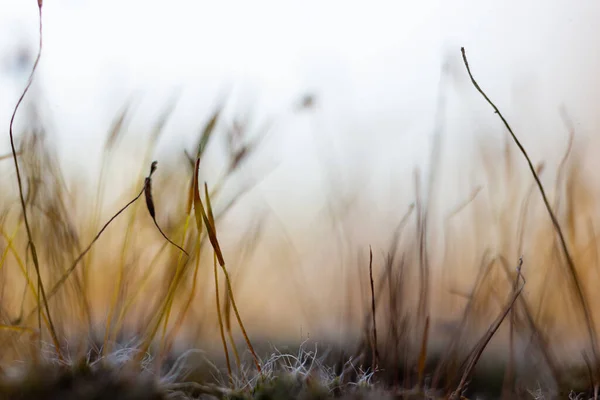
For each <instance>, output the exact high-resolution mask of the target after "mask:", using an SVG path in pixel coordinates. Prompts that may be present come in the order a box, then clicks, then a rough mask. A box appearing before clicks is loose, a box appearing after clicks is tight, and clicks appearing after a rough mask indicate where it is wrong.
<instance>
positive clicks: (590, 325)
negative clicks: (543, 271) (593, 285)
mask: <svg viewBox="0 0 600 400" xmlns="http://www.w3.org/2000/svg"><path fill="white" fill-rule="evenodd" d="M461 52H462V57H463V61H464V64H465V67H466V68H467V72H468V73H469V77H470V78H471V82H472V83H473V86H474V87H475V89H477V91H478V92H479V93H480V94H481V95H482V96H483V98H484V99H485V100H486V101H487V102H488V104H489V105H490V106H491V107H492V108H493V109H494V112H495V113H496V114H498V116H499V117H500V119H501V120H502V122H503V123H504V126H505V127H506V129H507V130H508V132H509V133H510V136H511V137H512V139H513V141H514V142H515V144H516V145H517V147H518V148H519V150H520V151H521V153H522V154H523V156H524V157H525V160H526V161H527V164H528V166H529V169H530V170H531V173H532V175H533V179H535V183H536V184H537V186H538V188H539V190H540V194H541V195H542V199H543V201H544V205H545V206H546V210H547V211H548V214H549V216H550V219H551V220H552V225H554V230H555V231H556V233H557V234H558V238H559V241H560V244H561V247H562V250H563V253H564V255H565V259H566V261H567V266H568V270H569V274H570V275H571V278H572V280H573V284H574V285H575V290H576V292H577V297H578V300H579V302H580V303H581V307H582V308H583V314H584V318H585V323H586V327H587V331H588V335H589V340H590V344H591V346H592V352H593V355H594V362H595V363H596V365H595V366H596V367H597V364H598V351H597V348H596V344H597V343H596V331H595V327H594V320H593V317H592V315H591V312H590V308H589V305H588V302H587V299H586V297H585V294H584V292H583V287H582V285H581V282H580V280H579V277H578V276H577V269H576V268H575V262H574V261H573V257H572V256H571V252H570V251H569V248H568V246H567V241H566V239H565V236H564V234H563V231H562V229H561V227H560V223H559V222H558V219H557V218H556V215H555V214H554V211H552V207H551V206H550V202H549V200H548V197H547V196H546V191H545V190H544V186H543V185H542V182H541V181H540V178H539V176H538V174H537V173H536V171H535V167H534V166H533V163H532V162H531V159H530V158H529V155H528V154H527V151H526V150H525V148H524V147H523V145H522V144H521V142H520V141H519V139H518V138H517V136H516V135H515V133H514V132H513V130H512V128H511V127H510V125H509V124H508V122H507V121H506V119H505V118H504V116H503V115H502V113H501V112H500V110H499V109H498V107H496V105H495V104H494V103H493V102H492V101H491V100H490V99H489V97H488V96H487V95H486V94H485V92H484V91H483V90H482V89H481V87H480V86H479V84H478V83H477V82H476V81H475V78H473V74H472V73H471V69H470V67H469V62H468V61H467V55H466V53H465V48H464V47H461Z"/></svg>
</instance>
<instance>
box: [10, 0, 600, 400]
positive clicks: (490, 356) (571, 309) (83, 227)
mask: <svg viewBox="0 0 600 400" xmlns="http://www.w3.org/2000/svg"><path fill="white" fill-rule="evenodd" d="M38 5H39V12H40V14H39V16H40V47H39V51H40V53H39V54H38V57H37V59H36V62H35V64H34V67H33V70H32V73H31V77H30V79H29V81H28V83H27V86H26V88H25V90H24V91H23V93H22V96H21V98H20V99H19V101H18V103H17V105H16V107H15V109H14V114H13V116H12V119H11V121H10V129H9V131H10V132H9V133H10V141H11V146H12V153H11V154H10V155H6V156H2V157H0V162H2V163H8V162H9V160H11V159H12V161H13V162H14V171H15V173H16V176H15V180H14V184H16V187H14V189H15V193H11V189H10V188H9V186H10V183H9V182H4V187H6V188H7V189H6V190H5V191H4V192H5V194H4V195H3V197H2V198H1V199H0V200H1V201H2V204H1V205H0V234H1V235H2V238H1V241H0V253H1V255H0V296H1V299H2V301H1V303H0V348H1V349H2V352H1V353H0V360H1V362H0V398H6V399H88V398H89V399H111V400H117V399H167V398H173V399H178V398H182V399H183V398H211V397H212V398H223V399H225V398H228V399H292V398H293V399H329V398H352V399H360V398H365V399H366V398H378V399H379V398H381V399H384V398H390V399H391V398H401V399H441V398H450V399H459V398H499V397H502V398H511V399H512V398H523V399H526V398H529V399H533V398H534V399H542V398H548V399H550V398H597V397H598V391H599V385H600V355H599V354H598V349H597V343H598V342H597V333H596V329H597V327H596V323H595V321H594V311H595V309H596V308H595V307H594V304H597V302H598V300H599V299H598V298H597V296H598V295H597V290H595V285H596V283H595V279H597V273H596V272H595V270H596V269H597V268H598V255H597V251H598V239H597V238H596V235H595V231H594V229H595V228H594V219H593V218H594V212H595V208H594V204H595V200H596V199H595V198H594V195H593V193H592V192H591V190H590V189H589V187H588V186H586V182H585V179H584V177H583V173H582V171H581V167H580V164H578V162H579V161H580V158H579V157H574V156H573V153H574V152H575V150H574V149H573V142H574V140H573V137H574V130H573V128H572V127H570V126H569V125H568V124H567V126H568V127H569V131H570V141H569V146H568V148H567V151H566V153H565V155H564V157H563V159H562V161H561V162H560V164H558V165H557V166H556V176H555V179H554V187H553V188H552V190H550V189H548V184H547V183H546V184H544V183H543V182H547V180H544V177H543V176H542V174H543V173H544V164H542V163H540V164H538V165H536V164H534V162H533V161H532V160H531V157H530V156H529V154H528V153H527V150H526V149H525V148H524V146H523V145H522V143H521V142H520V141H519V137H518V136H517V134H516V133H515V132H514V131H513V130H512V128H511V127H510V125H509V122H508V121H507V119H505V117H504V116H503V115H502V113H501V111H500V109H499V108H498V107H497V106H496V105H495V104H494V103H493V101H492V100H491V99H490V98H489V97H488V96H487V95H486V93H485V92H484V91H483V89H481V87H480V86H479V84H478V83H477V81H476V80H475V78H474V77H473V74H472V71H471V69H470V65H469V64H468V60H467V57H466V53H465V51H464V49H463V50H462V55H463V60H464V64H465V67H466V72H467V73H468V74H469V76H470V78H471V82H472V84H473V86H474V89H476V90H477V91H478V92H479V94H480V95H481V96H482V97H483V99H484V100H485V101H487V103H489V105H490V106H491V107H492V109H493V111H494V112H495V113H496V114H497V115H498V117H499V119H500V122H502V124H503V128H504V129H505V130H506V131H507V139H510V142H509V141H507V146H506V148H505V152H504V158H503V159H502V160H500V161H501V162H500V163H496V162H492V161H489V159H488V161H487V162H485V163H484V166H485V168H484V173H485V174H486V175H487V178H488V180H489V182H490V186H492V187H493V186H494V185H502V183H505V184H506V186H505V187H504V189H505V190H506V191H507V193H508V196H507V197H506V199H505V200H503V201H501V204H500V206H499V207H497V208H496V209H495V210H493V212H490V211H489V209H488V208H487V206H488V205H489V204H487V205H486V203H485V201H483V200H482V201H480V198H481V197H482V195H480V193H481V192H482V191H481V189H480V188H479V189H477V190H475V191H474V192H473V194H472V195H471V196H469V197H468V198H467V200H466V201H465V202H463V203H461V204H459V205H458V206H457V207H456V209H454V210H453V211H452V212H450V213H449V214H448V215H445V216H444V217H443V218H442V220H443V223H442V228H441V231H442V235H441V236H443V238H444V242H443V244H442V246H440V247H441V248H442V251H441V254H434V253H435V251H433V250H432V248H433V246H432V244H431V243H430V241H431V240H432V230H433V229H437V227H435V225H434V218H433V217H432V215H433V208H434V204H433V202H432V201H431V198H432V196H433V195H434V190H435V189H436V182H437V181H436V179H435V178H436V174H437V173H438V172H437V171H436V170H435V168H433V170H432V173H431V174H430V176H429V180H428V181H427V184H428V185H427V187H426V190H422V188H421V179H420V175H419V173H418V171H417V173H416V174H415V201H414V203H413V205H411V206H410V207H409V209H408V210H407V211H406V212H405V213H404V216H403V217H402V218H401V220H400V222H399V224H398V226H397V228H396V229H395V231H394V233H393V235H392V241H391V244H390V245H389V248H387V249H385V257H384V258H383V262H381V260H380V259H379V257H377V256H376V255H377V252H378V251H379V249H376V251H375V256H374V252H373V250H372V249H371V250H370V252H369V257H368V263H358V269H357V272H356V278H357V279H355V280H354V281H352V282H350V280H348V282H343V283H344V284H346V283H347V284H348V286H349V288H348V292H349V293H352V294H351V295H349V296H348V304H349V307H353V308H354V309H353V312H352V313H349V315H350V317H348V320H347V321H346V324H345V325H344V327H345V328H347V329H348V330H349V331H350V332H351V333H350V334H349V335H348V337H346V338H345V340H338V341H330V342H329V343H326V344H323V343H322V342H323V340H320V341H319V340H317V341H318V342H321V344H318V343H315V342H314V341H313V340H311V339H304V338H302V340H301V343H299V344H298V343H296V344H295V345H294V343H291V342H289V338H284V341H287V343H286V345H285V346H278V345H277V346H276V345H275V344H273V343H267V342H270V341H269V340H267V339H266V338H265V339H261V338H259V337H257V335H255V334H254V333H253V330H252V329H251V328H250V327H249V326H250V325H251V324H248V323H249V322H252V319H251V318H250V319H249V318H247V314H245V311H247V310H248V308H249V307H244V306H245V305H246V304H244V303H243V302H240V301H239V299H238V297H237V295H238V291H239V289H240V287H241V286H242V284H243V283H244V278H245V277H244V275H243V274H242V273H241V272H240V271H239V270H236V271H235V272H232V270H231V268H230V259H231V258H232V257H230V254H228V252H227V251H226V249H225V246H224V245H223V240H222V239H221V234H222V232H223V231H224V229H223V228H222V227H223V226H224V225H225V223H224V222H225V219H226V217H227V215H228V213H229V212H231V210H232V209H233V208H234V206H235V205H237V204H238V202H239V201H240V200H241V199H242V197H243V195H244V194H245V193H246V192H247V191H248V190H249V189H250V188H251V186H248V187H244V188H242V189H241V190H240V191H238V192H235V193H233V194H232V195H230V196H229V197H225V195H224V193H225V189H224V188H226V187H227V183H228V182H229V180H230V179H232V177H234V176H235V174H236V173H238V172H239V171H240V170H241V169H242V168H244V167H245V166H246V165H247V164H248V162H249V160H251V158H252V157H253V155H254V154H255V150H256V147H257V144H258V142H259V140H260V138H261V137H262V135H263V133H264V132H259V133H258V134H257V135H254V136H251V135H250V134H249V133H248V132H247V131H246V130H244V129H241V128H240V127H239V126H236V127H234V128H230V129H226V130H225V135H226V138H227V149H228V157H227V164H226V165H225V167H224V172H223V174H222V175H221V178H220V179H219V180H217V181H216V184H215V185H208V184H207V183H206V181H207V180H209V179H207V178H206V177H207V175H209V174H208V172H207V171H205V169H204V166H205V160H206V157H207V156H208V154H209V153H208V152H209V151H210V149H211V146H212V143H213V142H214V137H215V136H216V135H218V134H219V133H218V132H219V131H221V132H222V131H223V123H222V115H221V114H222V107H221V106H219V107H217V108H216V110H215V111H214V113H213V114H212V115H211V117H210V118H209V119H208V121H207V122H206V124H205V125H204V126H203V128H202V129H201V132H200V135H199V136H198V140H197V143H196V145H195V149H194V150H195V153H193V155H192V156H190V153H189V152H187V150H186V151H184V152H182V154H184V155H185V157H182V159H181V160H179V162H178V163H176V165H175V166H173V165H170V166H169V165H168V166H167V167H165V168H164V169H163V168H162V166H161V165H159V164H158V163H157V162H156V161H152V158H151V156H152V154H153V152H154V150H155V147H156V143H157V142H158V140H159V138H160V136H161V134H162V132H163V130H164V126H165V124H166V122H167V120H168V118H169V116H170V113H171V111H172V107H169V108H168V109H167V111H166V112H165V113H164V115H161V116H160V118H159V120H158V122H157V124H156V126H155V127H154V129H153V131H152V132H151V135H150V136H149V138H148V140H147V142H146V143H144V144H143V146H141V145H140V147H144V148H145V155H144V158H143V160H141V162H140V169H139V176H138V179H137V180H135V181H133V182H131V185H132V188H131V189H130V190H128V191H127V193H124V194H123V195H122V196H121V195H119V196H116V195H115V194H114V193H111V194H112V195H113V197H118V198H119V199H120V200H119V201H120V205H119V206H113V205H112V204H110V205H107V204H105V191H106V189H107V188H109V189H112V186H111V182H110V181H109V178H108V177H109V173H108V170H109V167H110V166H111V163H112V158H113V156H114V154H115V152H116V151H117V147H118V146H117V143H118V142H119V141H120V139H121V138H122V137H123V136H124V135H125V130H126V128H125V125H126V120H127V118H128V116H129V113H130V109H129V108H128V107H125V108H124V109H123V111H122V113H121V114H120V115H118V116H117V118H116V119H115V123H114V126H113V128H112V129H111V131H110V132H109V134H108V136H107V140H106V144H105V147H104V150H103V160H102V168H101V172H100V178H99V182H98V187H97V190H96V195H95V197H94V198H93V199H92V201H89V202H88V201H87V200H85V199H86V197H85V196H77V195H74V193H76V192H77V191H76V189H73V187H72V186H71V187H70V188H68V186H67V184H66V183H65V182H66V179H65V178H64V175H63V171H62V170H61V168H60V166H59V163H58V160H57V159H56V157H55V155H54V152H53V150H54V149H53V147H52V144H51V143H50V142H49V141H48V137H47V136H46V135H45V133H44V132H43V130H41V129H38V130H30V131H26V132H24V133H22V134H21V135H20V136H19V137H17V135H16V134H15V132H13V123H14V120H15V117H16V116H17V115H18V111H19V109H20V105H21V102H22V101H23V99H24V98H25V97H26V96H27V92H28V89H29V86H30V85H31V82H32V80H33V79H34V76H35V70H36V67H37V64H38V61H39V58H40V56H41V53H42V49H43V46H42V8H43V7H42V0H38ZM310 99H311V100H310V102H308V101H306V100H305V102H304V106H305V107H310V106H311V105H312V104H313V101H314V100H313V99H312V98H310ZM565 121H566V122H568V119H567V118H565ZM17 138H18V139H19V143H18V145H17V140H16V139H17ZM257 138H258V139H257ZM515 149H518V151H519V152H518V153H515ZM437 151H439V148H437V146H434V150H433V153H432V164H435V163H434V162H433V161H435V160H436V157H437V156H436V154H437ZM517 156H518V157H520V158H516V157H517ZM519 160H525V161H526V167H527V168H526V169H525V170H524V171H527V175H526V174H525V173H522V171H521V169H520V168H519V167H518V163H519V162H520V161H519ZM148 167H149V172H147V171H148ZM161 175H162V176H161ZM546 175H547V174H546ZM501 176H503V177H504V182H502V180H501V179H499V178H498V177H501ZM531 178H533V179H531ZM211 180H212V179H211ZM522 182H525V183H526V186H525V189H524V190H522V188H521V187H520V184H521V183H522ZM521 186H522V185H521ZM17 189H18V191H17ZM173 193H175V194H176V195H173ZM142 196H143V198H144V201H145V204H144V203H143V202H142V200H140V199H141V198H142ZM15 197H18V198H15ZM536 199H538V200H539V199H541V200H542V201H541V202H538V206H539V205H541V206H543V207H540V209H541V211H543V212H541V213H540V212H537V211H539V210H538V209H537V208H536V207H535V204H536V203H535V202H536ZM82 204H83V205H82ZM144 206H145V208H146V210H147V212H146V211H144ZM168 207H172V209H171V210H169V211H168V212H167V209H168ZM80 209H83V212H76V211H75V210H80ZM108 209H110V212H109V214H108V215H107V214H106V213H107V212H108V211H107V210H108ZM469 212H471V214H470V218H471V219H472V220H469V214H468V213H469ZM536 212H537V213H536ZM490 213H493V221H494V222H493V224H487V223H486V222H485V218H486V217H485V216H486V215H488V214H490ZM79 214H83V215H79ZM457 216H461V217H463V218H462V220H461V221H463V222H466V223H464V224H463V225H462V226H460V229H461V230H460V232H464V234H461V235H458V234H457V231H456V228H457V224H456V223H455V221H456V219H457ZM148 217H150V218H148ZM582 221H583V222H582ZM469 223H471V225H469ZM582 226H583V227H584V228H583V230H584V231H585V232H586V234H585V235H583V234H582V233H581V231H582ZM434 227H435V228H434ZM409 230H410V232H407V231H409ZM486 230H490V231H492V230H493V231H494V232H498V236H499V237H500V238H499V239H494V240H488V238H489V235H486ZM471 234H473V235H475V240H471V239H470V238H467V236H468V235H471ZM246 236H247V237H245V238H244V239H246V240H247V242H246V243H240V244H239V246H240V247H244V248H245V249H249V250H248V251H249V252H250V251H252V249H254V248H255V247H256V246H260V245H261V243H260V241H259V240H257V238H258V237H259V236H260V231H259V230H258V229H255V230H253V231H250V232H249V233H248V235H246ZM348 244H349V245H351V243H348ZM360 246H361V247H363V248H364V244H360ZM350 247H351V246H350ZM244 251H245V250H244ZM244 251H240V253H242V254H245V253H244ZM332 251H333V250H332ZM246 255H247V254H246ZM242 259H243V257H242ZM436 260H437V261H436ZM440 260H441V261H440ZM436 263H437V264H439V265H437V264H436ZM32 266H33V268H32ZM438 267H439V268H438ZM459 268H460V275H461V277H462V278H461V279H458V278H457V277H456V276H450V277H449V275H448V274H452V273H454V272H456V271H458V270H459ZM440 269H441V270H442V272H439V271H440ZM245 273H246V274H253V273H256V272H254V271H246V272H245ZM464 277H466V282H460V281H461V280H465V279H464ZM340 281H341V280H339V279H338V283H339V282H340ZM438 281H441V284H440V283H439V282H438ZM464 283H466V284H468V285H469V286H470V290H469V291H468V293H458V292H457V293H452V294H451V296H449V295H448V294H447V293H445V292H444V293H442V291H446V290H447V289H448V287H449V286H451V289H454V288H455V287H459V286H464V285H463V284H464ZM252 290H256V289H252ZM459 292H460V291H459ZM448 297H453V300H452V302H453V303H455V304H456V303H458V304H459V306H458V307H455V308H457V309H459V312H458V313H456V312H455V313H454V314H453V317H455V318H454V319H453V320H452V321H451V323H449V322H448V321H447V320H446V321H444V318H443V317H444V314H445V313H448V312H449V310H450V308H451V307H450V306H448V305H447V306H446V308H444V307H443V306H444V302H448V300H447V299H448ZM246 298H251V299H252V298H257V294H254V293H251V295H250V296H246ZM457 298H458V300H457ZM236 299H238V301H236ZM276 301H279V299H277V300H276ZM286 301H288V300H287V299H286ZM293 301H297V302H302V301H303V299H293ZM258 303H259V305H258V309H259V311H258V312H259V314H260V313H263V312H264V311H263V309H264V308H265V305H264V304H263V303H260V301H258ZM352 315H358V317H357V318H353V317H352ZM332 318H333V317H332ZM565 326H567V327H568V328H569V329H567V330H565V329H564V327H565ZM212 327H214V328H215V329H214V330H213V329H212ZM263 333H264V332H263ZM186 337H187V338H186ZM190 337H192V338H194V339H193V340H190V339H189V338H190ZM215 337H216V342H214V341H212V340H213V339H214V338H215ZM279 348H281V349H282V350H281V351H280V350H279ZM572 348H575V349H576V350H575V351H573V350H571V349H572ZM323 349H324V350H323ZM574 354H575V356H574Z"/></svg>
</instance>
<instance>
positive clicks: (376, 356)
mask: <svg viewBox="0 0 600 400" xmlns="http://www.w3.org/2000/svg"><path fill="white" fill-rule="evenodd" d="M369 278H370V282H371V314H372V317H373V345H372V350H373V361H372V371H373V372H375V371H376V370H377V368H378V366H379V350H378V349H377V323H376V322H375V320H376V318H375V287H374V284H373V249H371V246H369Z"/></svg>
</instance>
